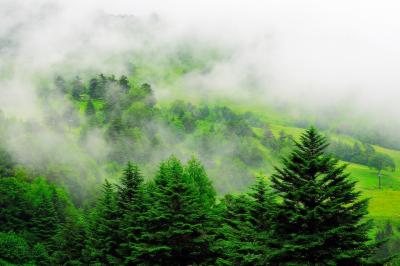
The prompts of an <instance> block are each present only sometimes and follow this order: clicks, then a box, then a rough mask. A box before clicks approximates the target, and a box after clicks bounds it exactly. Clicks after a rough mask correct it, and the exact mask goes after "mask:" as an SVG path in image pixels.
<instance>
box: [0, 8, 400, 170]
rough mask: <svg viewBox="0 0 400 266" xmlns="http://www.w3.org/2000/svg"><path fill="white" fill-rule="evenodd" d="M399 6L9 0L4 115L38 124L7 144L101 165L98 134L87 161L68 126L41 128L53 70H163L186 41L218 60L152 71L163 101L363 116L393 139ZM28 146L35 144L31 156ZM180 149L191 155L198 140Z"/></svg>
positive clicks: (1, 38)
mask: <svg viewBox="0 0 400 266" xmlns="http://www.w3.org/2000/svg"><path fill="white" fill-rule="evenodd" d="M399 5H400V4H398V3H397V2H396V1H383V2H377V1H335V2H332V1H310V0H304V1H295V0H293V1H288V0H276V1H257V0H246V1H244V0H242V1H239V0H220V1H211V0H203V1H183V0H179V1H178V0H171V1H154V0H147V1H136V0H114V1H106V0H88V1H78V0H70V1H66V0H65V1H60V0H35V1H34V0H2V1H1V2H0V22H1V23H0V109H1V110H2V111H3V112H4V113H5V114H6V115H7V116H8V117H13V118H16V119H17V120H19V119H20V120H30V119H34V120H35V121H38V123H39V124H40V123H42V124H41V128H40V129H37V130H36V131H35V132H33V133H32V132H31V129H26V127H19V126H18V127H12V128H11V129H9V131H8V132H7V134H6V135H7V136H8V137H9V138H10V140H9V141H8V146H9V147H8V148H9V150H10V151H11V152H12V153H13V155H14V157H15V158H17V159H18V160H19V161H20V162H21V163H25V164H26V163H28V164H31V163H35V162H36V163H39V164H46V162H47V161H46V160H48V158H51V159H53V158H58V159H57V160H56V162H60V163H67V164H76V161H77V160H78V159H81V158H83V157H85V158H86V159H87V160H89V159H88V158H87V157H90V158H92V159H93V160H95V161H102V160H104V154H105V153H106V152H107V150H108V149H109V148H108V147H107V144H106V143H105V141H104V140H103V139H102V136H101V134H100V133H99V131H98V130H96V129H95V130H93V132H89V133H88V136H90V137H89V138H88V139H87V143H84V145H82V147H81V148H83V149H84V152H83V154H82V151H81V150H80V151H79V152H77V151H76V149H75V148H71V147H76V146H77V145H78V144H77V143H78V142H79V140H78V139H75V138H74V137H72V136H69V135H68V132H67V129H65V128H64V131H63V130H61V132H60V131H57V132H56V131H54V130H53V129H50V128H49V127H48V126H47V125H45V124H44V123H43V121H45V120H46V117H47V115H48V113H47V112H48V110H46V109H45V108H43V105H42V103H41V101H40V99H39V98H38V97H37V90H38V88H43V87H49V86H52V85H51V81H52V80H53V79H54V77H55V75H57V74H62V75H65V76H66V77H68V78H72V77H74V76H76V75H78V74H79V75H81V76H83V77H85V76H86V77H87V76H89V75H91V74H94V73H101V72H102V73H106V74H115V75H121V74H126V75H130V74H132V66H133V64H134V63H135V62H136V61H139V62H146V63H147V64H150V65H152V66H157V67H158V69H163V67H164V66H165V68H167V67H168V62H169V61H170V59H171V58H174V57H175V56H176V55H177V53H179V51H180V47H181V46H182V45H189V47H190V49H189V51H190V53H192V55H193V56H194V57H197V58H202V56H203V54H207V51H210V50H211V51H217V54H219V55H220V56H218V57H215V58H210V59H208V58H206V59H205V61H207V64H206V65H207V66H206V67H205V69H194V70H192V71H189V72H187V73H184V74H183V75H182V76H181V77H179V78H178V80H175V81H173V83H166V82H164V81H163V80H160V78H159V77H153V76H152V75H148V76H144V80H143V82H149V83H150V84H151V85H152V86H153V88H155V92H156V96H157V98H158V100H159V101H163V100H164V99H165V100H167V99H170V98H174V97H183V98H186V96H187V99H193V98H197V99H205V100H214V99H216V100H217V99H224V100H226V99H228V100H232V101H237V102H245V103H251V104H257V105H260V106H263V105H265V106H278V107H282V106H284V107H285V110H286V111H287V112H289V113H290V112H291V113H295V114H298V113H303V112H304V113H307V114H308V113H312V114H313V115H315V116H319V117H324V115H325V114H326V113H329V112H330V117H329V119H331V118H332V113H334V114H333V116H335V115H337V117H335V118H336V119H339V120H340V119H349V120H351V119H359V118H367V120H362V121H368V123H370V124H371V125H373V126H374V127H377V128H379V127H381V126H384V128H385V131H389V132H391V135H392V136H393V137H396V138H397V130H399V129H400V123H399V122H398V120H397V117H398V116H399V115H400V108H399V107H398V106H399V105H398V104H397V101H398V99H399V96H400V90H399V85H400V75H398V73H397V72H398V69H399V67H398V65H399V62H400V48H399V47H400V35H399V34H398V32H399V30H400V17H399V16H398V14H397V10H398V7H399ZM177 91H179V94H177V93H176V92H177ZM177 95H179V96H177ZM57 104H58V106H57V108H58V109H63V108H68V107H69V105H70V103H68V102H67V101H64V102H63V100H62V99H58V100H57ZM336 112H337V114H336ZM59 122H60V123H61V124H63V123H65V122H66V121H59ZM157 126H159V125H157ZM163 130H164V128H160V132H162V131H163ZM35 134H36V135H35ZM168 134H170V133H169V132H167V133H165V134H164V135H168ZM32 136H33V137H32ZM67 136H68V137H67ZM171 138H173V137H171ZM32 139H34V140H35V141H36V142H35V145H31V149H30V150H27V149H26V146H27V145H29V143H30V141H32ZM189 142H190V140H189ZM182 146H185V148H186V149H187V148H188V147H186V146H189V147H190V144H187V145H185V143H183V144H182ZM228 146H229V145H228ZM185 148H182V149H185ZM228 150H229V148H227V151H226V152H228ZM164 152H165V151H164ZM176 152H179V151H176ZM224 152H225V151H224ZM163 154H164V153H162V155H163ZM160 157H161V155H160ZM86 159H85V160H86ZM159 159H162V158H159V157H158V156H157V160H159ZM85 160H83V161H85ZM81 161H82V160H81ZM82 167H83V166H82Z"/></svg>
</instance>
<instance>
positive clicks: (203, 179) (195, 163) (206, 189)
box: [185, 157, 216, 209]
mask: <svg viewBox="0 0 400 266" xmlns="http://www.w3.org/2000/svg"><path fill="white" fill-rule="evenodd" d="M185 172H186V174H187V175H188V176H189V177H190V178H191V179H193V181H194V182H195V189H196V190H197V191H198V194H199V197H200V203H202V204H203V207H204V208H205V209H209V208H212V207H214V205H215V199H216V191H215V189H214V187H213V185H212V182H211V180H210V179H209V178H208V176H207V173H206V170H205V169H204V166H203V165H202V164H201V163H200V161H199V160H197V159H196V158H195V157H192V159H191V160H189V162H188V163H187V165H186V167H185Z"/></svg>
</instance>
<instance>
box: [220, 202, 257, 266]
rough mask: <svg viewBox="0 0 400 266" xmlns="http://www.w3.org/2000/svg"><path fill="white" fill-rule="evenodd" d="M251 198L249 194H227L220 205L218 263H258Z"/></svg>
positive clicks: (242, 264)
mask: <svg viewBox="0 0 400 266" xmlns="http://www.w3.org/2000/svg"><path fill="white" fill-rule="evenodd" d="M250 206H251V200H250V198H249V197H248V196H247V195H239V196H232V195H226V196H225V198H224V199H223V201H222V203H221V204H220V205H219V208H220V209H221V210H220V217H221V218H222V219H221V221H219V222H218V223H217V225H218V226H219V230H218V231H219V234H218V240H217V241H216V243H215V245H214V249H215V250H216V251H217V253H218V259H217V261H216V265H241V266H244V265H248V266H250V265H257V262H258V261H259V260H260V257H259V256H258V254H257V253H256V252H257V250H258V246H256V245H255V244H256V243H255V235H256V232H255V230H254V226H253V225H252V223H251V212H250Z"/></svg>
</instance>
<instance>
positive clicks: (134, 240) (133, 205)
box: [117, 162, 145, 265]
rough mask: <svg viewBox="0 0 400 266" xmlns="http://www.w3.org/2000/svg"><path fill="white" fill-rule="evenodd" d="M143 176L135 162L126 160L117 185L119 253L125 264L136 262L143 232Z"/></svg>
mask: <svg viewBox="0 0 400 266" xmlns="http://www.w3.org/2000/svg"><path fill="white" fill-rule="evenodd" d="M143 180H144V179H143V176H142V174H141V172H140V170H139V167H138V166H137V165H136V164H132V163H131V162H128V164H127V166H126V168H125V169H124V174H123V175H122V178H121V184H120V185H118V186H117V188H118V190H117V195H118V197H117V206H118V216H119V217H120V224H119V234H120V239H121V244H120V247H119V250H118V251H119V255H120V256H121V257H122V258H123V259H124V263H126V264H127V265H132V264H137V263H136V261H137V258H136V257H137V249H138V245H139V244H140V243H139V242H140V241H139V239H140V237H141V235H142V233H143V212H144V210H145V209H144V203H143V200H144V198H143V193H144V191H143Z"/></svg>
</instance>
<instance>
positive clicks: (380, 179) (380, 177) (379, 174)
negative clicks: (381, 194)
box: [378, 170, 382, 189]
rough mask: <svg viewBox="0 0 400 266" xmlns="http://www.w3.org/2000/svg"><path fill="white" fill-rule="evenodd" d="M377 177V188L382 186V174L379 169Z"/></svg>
mask: <svg viewBox="0 0 400 266" xmlns="http://www.w3.org/2000/svg"><path fill="white" fill-rule="evenodd" d="M378 179H379V189H381V188H382V174H381V170H379V172H378Z"/></svg>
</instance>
